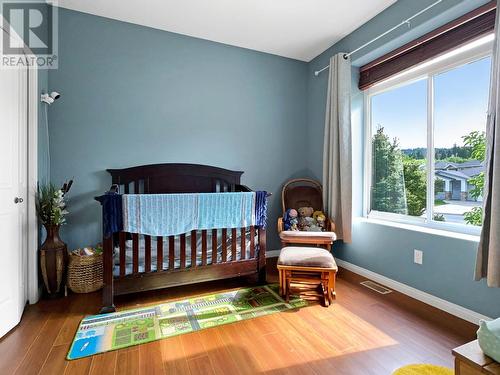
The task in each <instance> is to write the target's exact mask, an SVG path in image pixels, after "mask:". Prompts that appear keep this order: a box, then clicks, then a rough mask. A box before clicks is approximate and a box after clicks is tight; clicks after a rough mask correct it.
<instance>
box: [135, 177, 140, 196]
mask: <svg viewBox="0 0 500 375" xmlns="http://www.w3.org/2000/svg"><path fill="white" fill-rule="evenodd" d="M134 194H139V181H138V180H134Z"/></svg>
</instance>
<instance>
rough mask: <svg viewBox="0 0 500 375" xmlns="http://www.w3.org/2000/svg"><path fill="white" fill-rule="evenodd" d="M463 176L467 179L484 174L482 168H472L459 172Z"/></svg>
mask: <svg viewBox="0 0 500 375" xmlns="http://www.w3.org/2000/svg"><path fill="white" fill-rule="evenodd" d="M460 172H462V173H463V174H464V175H466V176H469V177H474V176H477V175H478V174H479V173H481V172H484V167H482V166H481V167H474V168H465V169H462V170H460Z"/></svg>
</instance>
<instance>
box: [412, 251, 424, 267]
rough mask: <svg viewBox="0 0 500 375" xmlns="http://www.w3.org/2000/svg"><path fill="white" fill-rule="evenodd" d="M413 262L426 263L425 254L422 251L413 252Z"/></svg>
mask: <svg viewBox="0 0 500 375" xmlns="http://www.w3.org/2000/svg"><path fill="white" fill-rule="evenodd" d="M413 262H414V263H416V264H422V263H423V262H424V252H423V251H422V250H417V249H415V250H413Z"/></svg>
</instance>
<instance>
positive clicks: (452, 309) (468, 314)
mask: <svg viewBox="0 0 500 375" xmlns="http://www.w3.org/2000/svg"><path fill="white" fill-rule="evenodd" d="M336 262H337V265H338V266H339V267H342V268H345V269H346V270H349V271H351V272H354V273H356V274H358V275H361V276H364V277H366V278H367V279H370V280H372V281H375V282H377V283H379V284H382V285H384V286H386V287H388V288H391V289H394V290H396V291H398V292H400V293H403V294H405V295H407V296H409V297H411V298H414V299H416V300H418V301H421V302H423V303H426V304H428V305H431V306H433V307H435V308H437V309H440V310H443V311H446V312H447V313H448V314H451V315H455V316H457V317H459V318H461V319H463V320H466V321H468V322H471V323H474V324H477V325H479V321H480V320H491V319H492V318H489V317H487V316H485V315H482V314H480V313H477V312H475V311H472V310H469V309H466V308H465V307H462V306H459V305H457V304H454V303H452V302H449V301H446V300H444V299H441V298H439V297H436V296H433V295H432V294H429V293H426V292H423V291H421V290H418V289H415V288H413V287H411V286H409V285H406V284H403V283H400V282H399V281H395V280H392V279H389V278H388V277H385V276H382V275H379V274H378V273H375V272H372V271H370V270H367V269H365V268H362V267H359V266H356V265H355V264H352V263H349V262H345V261H343V260H341V259H336Z"/></svg>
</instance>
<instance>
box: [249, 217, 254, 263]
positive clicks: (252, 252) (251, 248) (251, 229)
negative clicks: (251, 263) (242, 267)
mask: <svg viewBox="0 0 500 375" xmlns="http://www.w3.org/2000/svg"><path fill="white" fill-rule="evenodd" d="M250 258H251V259H253V258H255V227H254V226H253V225H252V226H251V227H250Z"/></svg>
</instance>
